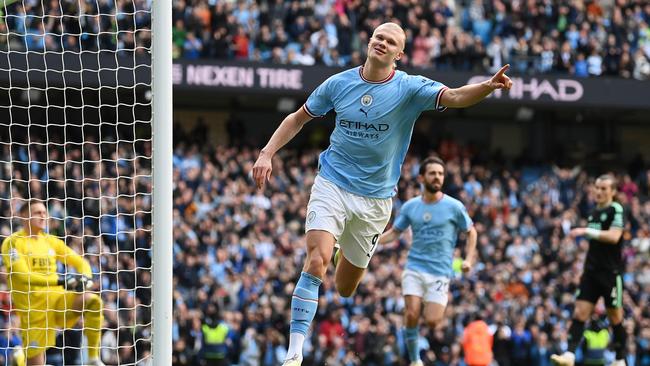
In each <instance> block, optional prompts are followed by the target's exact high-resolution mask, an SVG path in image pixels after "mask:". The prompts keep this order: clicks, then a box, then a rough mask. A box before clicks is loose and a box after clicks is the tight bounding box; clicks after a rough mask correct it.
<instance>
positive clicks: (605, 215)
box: [600, 212, 607, 221]
mask: <svg viewBox="0 0 650 366" xmlns="http://www.w3.org/2000/svg"><path fill="white" fill-rule="evenodd" d="M605 220H607V214H606V213H604V212H603V213H601V214H600V221H605Z"/></svg>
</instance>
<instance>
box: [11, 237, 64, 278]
mask: <svg viewBox="0 0 650 366" xmlns="http://www.w3.org/2000/svg"><path fill="white" fill-rule="evenodd" d="M2 263H3V264H4V266H5V268H6V269H7V272H9V275H10V276H11V277H12V279H11V281H16V282H19V283H24V284H27V286H30V285H33V286H56V284H57V281H58V279H59V277H58V276H57V275H56V273H53V274H51V275H44V274H41V273H38V272H32V271H31V270H30V269H29V266H28V265H27V259H26V258H25V256H24V255H23V253H22V252H21V251H20V249H19V248H18V246H17V243H16V240H15V238H12V237H8V238H7V239H5V240H4V242H3V243H2Z"/></svg>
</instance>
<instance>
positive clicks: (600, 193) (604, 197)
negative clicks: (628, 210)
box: [594, 179, 616, 205]
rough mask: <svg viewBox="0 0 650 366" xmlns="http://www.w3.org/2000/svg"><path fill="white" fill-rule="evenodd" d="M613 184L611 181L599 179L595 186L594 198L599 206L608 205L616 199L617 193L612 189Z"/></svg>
mask: <svg viewBox="0 0 650 366" xmlns="http://www.w3.org/2000/svg"><path fill="white" fill-rule="evenodd" d="M612 184H613V182H612V181H611V180H609V179H597V180H596V184H594V197H595V199H596V203H597V204H599V205H600V204H606V203H609V202H611V201H612V200H613V199H614V194H616V191H615V190H614V187H612Z"/></svg>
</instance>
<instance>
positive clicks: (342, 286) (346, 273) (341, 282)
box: [334, 252, 366, 296]
mask: <svg viewBox="0 0 650 366" xmlns="http://www.w3.org/2000/svg"><path fill="white" fill-rule="evenodd" d="M344 253H345V252H344ZM365 272H366V269H365V268H360V267H357V266H355V265H354V264H352V263H350V261H348V260H347V258H345V255H343V256H342V257H341V259H339V262H338V264H337V266H336V273H335V275H334V280H335V282H336V288H337V289H338V291H339V293H340V294H341V295H343V296H351V295H352V293H353V292H354V291H355V290H356V289H357V286H358V285H359V282H361V278H363V274H364V273H365Z"/></svg>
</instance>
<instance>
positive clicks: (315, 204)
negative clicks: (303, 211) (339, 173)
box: [305, 176, 346, 240]
mask: <svg viewBox="0 0 650 366" xmlns="http://www.w3.org/2000/svg"><path fill="white" fill-rule="evenodd" d="M343 194H344V192H342V191H341V189H340V188H339V187H337V186H336V185H335V184H334V183H332V182H330V181H328V180H326V179H324V178H322V177H321V176H316V180H315V181H314V185H313V186H312V188H311V195H310V196H309V203H308V204H307V217H306V219H305V232H306V233H307V234H309V232H310V231H312V230H321V231H326V232H328V233H330V234H332V236H334V239H335V240H338V239H339V237H340V236H341V234H342V233H343V229H344V228H345V222H346V209H345V203H344V199H343Z"/></svg>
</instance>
